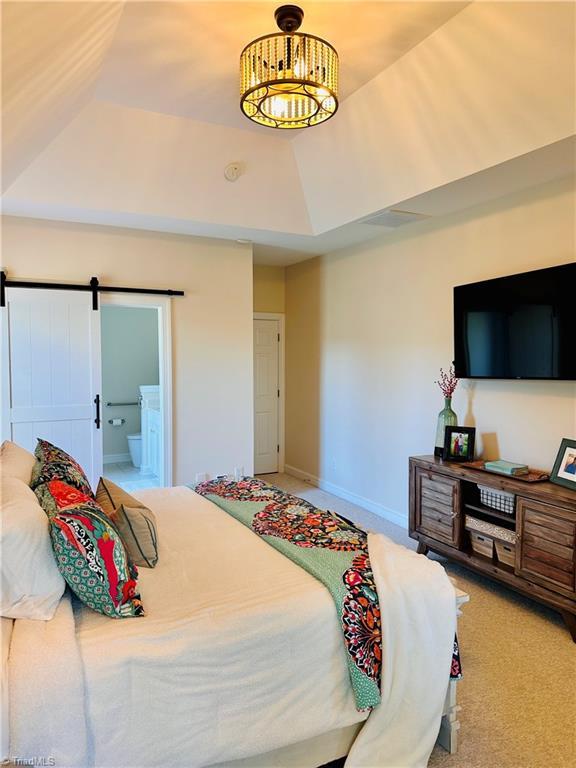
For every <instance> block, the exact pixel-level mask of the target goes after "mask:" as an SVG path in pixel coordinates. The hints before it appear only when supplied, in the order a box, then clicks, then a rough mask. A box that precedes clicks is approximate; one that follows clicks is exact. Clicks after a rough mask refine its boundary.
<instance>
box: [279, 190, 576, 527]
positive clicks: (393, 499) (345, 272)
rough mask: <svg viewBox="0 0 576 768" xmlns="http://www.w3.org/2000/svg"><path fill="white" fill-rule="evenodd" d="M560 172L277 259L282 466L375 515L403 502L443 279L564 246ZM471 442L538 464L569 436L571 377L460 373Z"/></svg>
mask: <svg viewBox="0 0 576 768" xmlns="http://www.w3.org/2000/svg"><path fill="white" fill-rule="evenodd" d="M575 201H576V199H575V195H574V188H573V187H572V186H571V184H570V183H569V182H568V181H561V182H554V183H551V184H548V185H545V186H543V187H540V188H537V189H533V190H531V191H527V192H524V193H522V194H518V195H514V196H510V197H508V198H503V199H501V200H499V201H495V202H492V203H490V204H485V205H482V206H477V207H476V208H473V209H470V210H468V211H466V212H463V213H459V214H454V215H452V216H447V217H443V218H441V219H437V220H428V221H425V222H422V223H419V224H415V225H412V226H411V227H409V228H406V229H404V230H398V231H397V232H396V233H393V234H390V235H387V236H386V237H382V238H381V239H380V240H378V241H375V242H374V241H373V242H371V243H369V244H366V245H364V246H360V247H355V248H351V249H347V250H343V251H340V252H336V253H332V254H329V255H327V256H324V257H319V258H317V259H314V260H313V261H308V262H303V263H300V264H296V265H293V266H291V267H288V268H287V279H286V289H287V295H286V306H287V339H286V342H287V343H286V352H287V365H286V370H287V376H288V378H287V411H286V425H287V438H286V440H287V444H286V463H287V465H289V466H291V467H293V468H296V469H298V470H301V471H303V472H304V473H305V474H309V475H312V476H315V477H318V478H320V479H321V480H322V481H324V483H326V484H327V487H329V488H332V490H335V491H337V492H343V493H344V494H346V495H348V496H350V497H352V498H354V499H357V500H360V501H362V502H363V503H364V504H365V505H366V506H368V507H369V508H372V509H374V510H375V511H377V512H380V513H382V514H389V515H390V516H394V515H396V519H398V517H399V516H405V515H406V513H407V482H408V477H407V462H408V456H410V455H412V454H422V453H431V452H432V450H433V447H434V437H435V426H436V416H437V413H438V411H439V410H440V408H441V407H442V397H441V394H440V392H439V390H438V388H437V386H436V385H435V384H434V381H435V379H436V378H437V376H438V369H439V368H440V366H442V367H447V366H448V365H449V364H450V361H451V360H452V357H453V349H452V289H453V287H454V286H455V285H459V284H462V283H467V282H474V281H477V280H482V279H486V278H490V277H497V276H501V275H506V274H513V273H515V272H522V271H525V270H530V269H537V268H540V267H546V266H553V265H555V264H564V263H567V262H570V261H573V260H574V258H575V223H576V220H575ZM454 409H455V411H456V413H457V414H458V416H459V421H460V423H462V422H463V423H465V424H468V425H472V426H476V428H477V437H478V449H479V452H480V453H481V454H482V453H483V454H484V455H485V456H486V457H490V458H491V457H495V456H498V455H499V456H501V457H503V458H506V459H510V460H512V461H522V462H528V463H529V464H531V465H533V466H536V467H542V468H544V469H550V468H551V467H552V464H553V462H554V458H555V456H556V452H557V450H558V447H559V445H560V440H561V439H562V437H574V436H575V434H576V385H575V384H574V383H572V382H536V381H463V382H461V384H460V387H459V389H458V391H457V393H456V396H455V398H454Z"/></svg>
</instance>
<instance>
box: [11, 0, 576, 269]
mask: <svg viewBox="0 0 576 768" xmlns="http://www.w3.org/2000/svg"><path fill="white" fill-rule="evenodd" d="M279 4H280V2H279V1H278V0H277V1H276V2H269V1H268V0H263V1H262V2H225V3H221V2H198V3H196V2H124V3H120V2H54V3H53V2H4V3H3V4H2V16H3V19H2V21H3V25H2V37H3V54H2V56H3V72H2V77H3V103H2V107H3V128H4V131H3V146H2V156H3V190H4V195H3V207H4V211H5V212H6V213H8V214H16V215H24V216H40V217H48V218H54V219H62V220H68V221H85V222H95V223H100V224H108V225H116V226H131V227H140V228H144V229H156V230H163V231H169V232H180V233H185V234H198V235H207V236H213V237H226V238H242V239H249V240H252V241H253V242H254V243H255V251H256V254H257V255H258V256H259V258H260V260H263V261H268V262H270V263H289V262H291V261H296V260H298V259H301V258H306V257H307V256H308V255H309V254H313V253H322V252H326V251H328V250H333V249H337V248H339V247H343V246H345V245H348V244H350V243H354V242H360V241H363V240H367V239H370V238H372V237H375V236H378V235H381V234H382V232H385V231H387V230H390V229H392V228H394V227H395V226H397V225H399V224H403V223H404V222H410V221H412V220H417V219H418V218H421V217H422V216H438V215H442V214H444V213H447V212H450V211H453V210H457V209H458V208H462V207H466V206H469V205H473V204H474V203H476V202H480V201H484V200H487V199H490V198H492V197H498V196H501V195H503V194H506V193H508V192H512V191H515V190H517V189H520V188H523V187H526V186H531V185H535V184H538V183H541V182H543V181H548V180H550V179H552V178H558V177H561V176H565V175H569V174H571V173H573V172H574V151H575V150H574V147H575V144H574V134H575V126H576V118H575V103H574V93H575V82H574V60H575V41H574V5H573V4H572V3H563V2H513V3H497V2H494V3H492V2H473V3H466V2H436V1H435V0H430V1H426V0H421V1H420V2H418V1H416V2H360V1H359V2H312V3H307V4H305V3H303V4H302V5H303V8H304V11H305V20H304V25H303V31H307V32H311V33H314V34H317V35H319V36H321V37H325V38H326V39H328V40H330V41H331V42H332V43H333V44H334V45H335V47H336V48H337V50H338V51H339V54H340V60H341V105H340V109H339V111H338V113H337V114H336V116H335V117H334V118H333V119H332V120H330V121H329V122H327V123H326V124H324V125H322V126H317V127H315V128H310V129H306V130H304V131H297V132H281V131H274V130H273V129H269V128H264V127H260V126H257V125H255V124H253V123H251V122H250V121H248V120H247V119H246V118H245V117H243V116H242V115H241V113H240V110H239V107H238V90H237V89H238V72H237V68H238V57H239V53H240V51H241V49H242V48H243V46H244V45H245V44H246V43H247V42H248V41H249V40H251V39H252V38H254V37H257V36H259V35H261V34H266V33H268V32H273V31H274V29H275V23H274V19H273V11H274V9H275V8H276V6H277V5H279ZM230 162H236V163H239V164H240V167H241V169H242V174H241V176H240V178H239V179H238V180H237V181H236V182H229V181H227V180H226V179H225V178H224V168H225V166H226V165H227V164H228V163H230ZM390 209H401V210H403V211H408V212H409V213H412V214H419V216H412V217H409V216H408V217H407V216H406V215H400V216H389V215H384V216H382V215H381V214H382V213H386V212H387V211H390ZM374 217H376V218H374ZM372 219H374V220H373V222H372V223H367V222H370V221H371V220H372ZM375 224H378V225H379V226H374V225H375Z"/></svg>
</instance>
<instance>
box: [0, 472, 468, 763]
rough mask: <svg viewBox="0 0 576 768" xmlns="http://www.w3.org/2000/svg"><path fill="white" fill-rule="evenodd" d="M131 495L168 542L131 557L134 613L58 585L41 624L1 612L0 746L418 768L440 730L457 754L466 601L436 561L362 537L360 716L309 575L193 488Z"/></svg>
mask: <svg viewBox="0 0 576 768" xmlns="http://www.w3.org/2000/svg"><path fill="white" fill-rule="evenodd" d="M136 495H137V496H138V498H139V499H140V500H141V501H142V502H144V503H145V504H146V505H148V506H149V507H150V508H151V509H152V510H153V511H154V513H155V515H156V518H157V521H158V539H159V545H160V558H159V563H158V565H157V566H156V568H154V569H153V570H151V569H141V570H140V577H139V586H140V591H141V594H142V599H143V601H144V603H145V608H146V615H145V616H144V617H139V618H134V619H130V620H120V621H118V620H112V619H110V618H108V617H105V616H103V615H101V614H98V613H95V612H93V611H90V610H88V609H87V608H86V607H84V606H83V605H82V604H80V603H79V602H78V601H76V600H74V599H71V597H70V595H69V594H68V592H66V593H65V595H64V597H63V598H62V600H61V602H60V604H59V606H58V609H57V612H56V615H55V616H54V618H53V619H52V620H51V621H32V620H27V619H16V620H15V621H11V620H7V619H3V620H2V622H3V627H2V629H3V667H4V668H5V669H6V671H7V680H8V687H7V689H6V687H5V689H4V691H3V697H4V704H5V706H4V708H3V711H4V717H6V710H8V712H9V727H10V742H9V747H8V750H9V755H11V756H12V757H18V758H20V759H30V758H38V757H43V758H46V759H53V760H54V764H55V765H57V766H75V767H77V766H81V767H82V768H88V766H97V767H98V768H112V767H114V768H119V767H120V766H122V767H123V768H136V767H138V768H145V767H147V766H150V767H152V766H163V767H164V766H174V767H176V766H179V767H180V766H186V768H224V767H226V768H258V767H259V766H261V767H262V768H263V767H264V766H266V768H271V767H272V766H278V768H289V766H294V767H296V766H298V768H315V767H316V766H319V765H321V764H324V763H326V762H328V761H330V760H333V759H336V758H338V757H341V756H344V755H347V756H348V757H347V761H346V766H347V768H371V767H372V766H376V765H378V766H381V767H382V768H386V766H388V767H389V768H392V767H394V768H399V766H421V765H425V764H426V763H427V760H428V757H429V754H430V751H431V750H432V748H433V746H434V743H435V742H436V740H437V738H438V739H439V740H440V743H441V744H442V745H443V746H445V747H446V748H447V749H448V750H450V751H454V750H455V749H456V736H457V729H458V720H457V706H456V681H454V680H452V681H450V679H449V677H450V664H451V658H452V650H453V638H454V634H455V629H456V616H457V611H458V605H459V604H462V602H465V601H466V600H467V596H466V595H464V593H461V592H458V591H457V590H455V588H454V586H453V585H452V584H451V582H450V580H449V579H448V577H447V576H446V574H445V572H444V570H443V568H442V567H441V566H440V565H439V564H438V563H434V562H432V561H429V560H427V559H426V558H424V557H422V556H419V555H416V554H415V553H414V552H411V551H409V550H407V549H405V548H403V547H400V546H398V545H396V544H394V543H393V542H391V541H390V540H389V539H387V538H386V537H384V536H382V535H379V534H378V535H376V534H370V535H369V538H368V544H369V550H370V557H371V560H372V562H373V564H376V563H377V566H375V571H376V572H377V574H376V575H377V586H378V593H379V596H380V604H381V608H382V630H383V633H382V634H383V637H384V639H385V641H384V643H383V653H384V656H383V675H382V688H381V691H382V703H381V704H380V705H379V706H378V707H376V708H374V709H373V710H372V711H371V712H366V711H358V709H357V708H356V702H355V700H354V696H353V693H352V691H351V686H350V681H349V676H348V670H347V666H346V661H345V658H344V650H343V643H342V632H341V628H340V627H339V623H338V616H337V613H336V611H335V610H334V603H333V601H332V599H331V597H330V595H329V593H328V591H327V590H326V588H325V587H324V586H323V585H322V584H321V583H320V582H319V581H317V580H316V579H315V578H314V577H313V576H311V575H310V574H309V573H307V572H306V571H305V570H303V569H302V568H300V567H299V566H298V565H296V564H295V563H294V562H292V561H291V560H289V559H288V558H287V557H285V556H284V555H283V554H282V553H281V552H278V551H277V550H275V549H274V548H273V547H271V546H269V545H268V544H267V543H266V541H264V540H263V539H261V538H259V537H258V536H256V535H255V534H254V533H253V532H252V531H251V530H249V529H248V528H247V527H245V526H244V525H242V524H241V523H240V522H238V520H236V519H234V518H233V517H231V516H230V515H229V514H227V513H226V512H225V511H224V510H222V509H220V508H219V507H218V506H217V505H215V504H214V503H213V502H212V501H210V500H209V499H207V498H205V497H203V496H200V495H198V494H197V493H195V492H194V491H193V490H191V489H190V488H187V487H177V488H169V489H166V488H165V489H155V490H147V491H141V492H139V493H138V494H136ZM3 678H4V679H6V675H3ZM5 725H6V726H7V723H6V724H5ZM6 748H7V747H5V749H6ZM37 764H38V763H37ZM45 764H47V763H45Z"/></svg>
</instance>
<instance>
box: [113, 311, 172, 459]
mask: <svg viewBox="0 0 576 768" xmlns="http://www.w3.org/2000/svg"><path fill="white" fill-rule="evenodd" d="M101 331H102V439H103V442H104V461H106V457H107V456H110V455H112V456H115V455H118V454H127V453H128V441H127V439H126V435H133V434H136V433H138V432H140V408H139V407H138V405H129V406H107V405H106V403H107V402H113V403H129V402H137V400H138V397H139V395H140V389H139V387H140V386H141V385H142V384H158V383H159V367H158V366H159V361H158V311H157V310H156V309H152V308H150V309H146V308H144V307H117V306H104V305H103V306H102V309H101ZM109 419H125V423H124V424H122V425H121V426H113V425H112V424H109V423H108V421H109ZM115 460H117V459H115Z"/></svg>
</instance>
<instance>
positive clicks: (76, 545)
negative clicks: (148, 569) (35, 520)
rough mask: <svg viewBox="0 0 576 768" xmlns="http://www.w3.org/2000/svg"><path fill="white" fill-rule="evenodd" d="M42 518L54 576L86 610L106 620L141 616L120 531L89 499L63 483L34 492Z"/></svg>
mask: <svg viewBox="0 0 576 768" xmlns="http://www.w3.org/2000/svg"><path fill="white" fill-rule="evenodd" d="M36 495H37V496H38V498H39V500H40V503H41V504H42V506H43V508H44V510H45V512H46V513H47V514H48V518H49V521H50V537H51V540H52V549H53V550H54V554H55V556H56V563H57V565H58V568H59V570H60V573H61V574H62V576H63V577H64V579H65V580H66V583H67V584H68V586H69V587H70V589H71V590H72V591H73V592H74V594H75V595H76V596H77V597H78V598H80V600H82V602H84V603H85V604H86V605H87V606H88V607H89V608H92V609H93V610H95V611H98V612H99V613H103V614H105V615H106V616H111V617H112V618H126V617H130V616H142V615H143V614H144V609H143V607H142V603H141V601H140V595H139V594H138V593H137V591H136V579H137V577H138V570H137V568H136V566H135V565H133V564H132V562H131V561H130V558H129V557H128V553H127V552H126V548H125V547H124V543H123V541H122V538H121V536H120V533H119V531H118V529H117V528H116V526H115V525H114V523H113V522H112V521H111V520H110V518H109V517H107V515H106V514H105V513H104V511H103V509H102V507H100V505H99V504H98V503H97V502H96V501H95V500H94V498H93V497H92V496H91V495H90V496H89V495H88V494H86V493H84V492H83V491H80V490H78V488H75V487H73V486H71V485H68V483H66V482H64V481H63V480H58V479H56V480H49V481H48V482H46V483H43V484H42V485H41V486H39V487H38V488H37V489H36Z"/></svg>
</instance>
